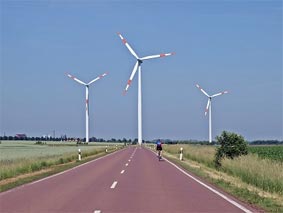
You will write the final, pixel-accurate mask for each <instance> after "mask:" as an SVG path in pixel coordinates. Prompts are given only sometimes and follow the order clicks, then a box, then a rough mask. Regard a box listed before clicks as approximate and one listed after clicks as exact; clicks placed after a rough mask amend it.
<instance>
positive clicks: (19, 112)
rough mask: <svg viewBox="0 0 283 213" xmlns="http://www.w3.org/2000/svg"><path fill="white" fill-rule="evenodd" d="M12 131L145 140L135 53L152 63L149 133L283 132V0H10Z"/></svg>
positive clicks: (1, 96)
mask: <svg viewBox="0 0 283 213" xmlns="http://www.w3.org/2000/svg"><path fill="white" fill-rule="evenodd" d="M0 14H1V19H0V23H1V31H0V36H1V42H0V48H1V53H0V65H1V66H0V71H1V73H0V134H1V135H4V134H5V135H15V134H17V133H25V134H27V135H28V136H41V135H46V134H51V135H52V134H53V131H55V135H56V136H57V137H59V136H61V135H63V134H67V136H68V137H85V88H84V86H82V85H80V84H78V83H77V82H75V81H73V80H72V79H70V78H68V77H67V76H66V73H70V74H72V75H74V76H76V77H77V78H78V79H80V80H82V81H84V82H89V81H91V80H92V79H94V78H96V77H97V76H99V75H101V74H102V73H104V72H108V75H107V76H105V77H104V78H102V79H100V80H99V81H96V82H95V83H94V84H92V85H91V86H90V90H89V91H90V100H89V103H90V137H92V136H94V137H97V138H105V139H111V138H121V139H122V138H127V139H130V138H131V139H134V138H137V130H138V126H137V119H138V115H137V97H138V96H137V91H138V76H137V75H136V76H135V78H134V79H133V82H132V85H131V87H130V88H129V90H128V93H127V94H126V95H125V96H123V95H122V93H123V90H124V89H125V86H126V83H127V81H128V79H129V77H130V74H131V72H132V69H133V67H134V64H135V62H136V60H135V58H134V57H133V56H132V55H131V54H130V52H129V51H128V49H127V48H126V47H125V45H124V44H123V43H122V42H121V40H120V38H119V36H118V35H117V32H120V33H121V34H122V35H123V36H124V38H125V39H126V40H127V41H128V43H129V44H130V45H131V47H132V48H133V49H134V50H135V52H136V53H137V54H138V55H139V56H140V57H142V56H147V55H152V54H160V53H168V52H175V53H176V54H175V55H174V56H170V57H164V58H158V59H152V60H148V61H144V63H143V64H142V99H143V139H145V140H152V139H156V138H168V139H174V140H189V139H192V140H208V116H205V115H204V112H205V107H206V103H207V97H206V96H204V94H202V93H201V92H200V90H199V89H197V88H196V86H195V85H196V84H197V83H198V84H199V85H200V86H201V87H202V88H203V89H204V90H205V91H206V92H207V93H208V94H210V95H213V94H215V93H218V92H222V91H224V90H228V92H229V93H228V94H224V95H222V96H219V97H216V98H214V99H213V100H212V125H213V126H212V137H213V138H215V137H216V136H217V135H220V134H221V132H222V131H223V130H226V131H230V132H235V133H237V134H241V135H242V136H244V138H245V139H247V140H259V139H263V140H268V139H277V140H283V136H282V135H283V133H282V131H283V124H282V122H283V113H282V109H283V100H282V97H283V94H282V93H283V86H282V72H283V71H282V1H281V0H269V1H267V0H266V1H265V0H235V1H233V0H187V1H173V0H172V1H171V0H167V1H161V0H160V1H146V0H140V1H102V0H101V1H91V0H82V1H79V0H57V1H55V0H49V1H48V0H39V1H35V0H34V1H33V0H29V1H25V0H21V1H20V0H18V1H17V0H12V1H8V0H1V1H0Z"/></svg>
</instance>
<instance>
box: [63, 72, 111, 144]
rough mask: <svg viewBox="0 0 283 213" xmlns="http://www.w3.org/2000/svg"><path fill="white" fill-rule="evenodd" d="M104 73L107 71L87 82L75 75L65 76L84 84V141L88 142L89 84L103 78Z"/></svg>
mask: <svg viewBox="0 0 283 213" xmlns="http://www.w3.org/2000/svg"><path fill="white" fill-rule="evenodd" d="M105 75H107V73H103V74H102V75H100V76H98V77H96V78H95V79H93V80H92V81H90V82H89V83H87V84H86V83H84V82H83V81H81V80H79V79H77V78H76V77H74V76H72V75H70V74H67V76H68V77H69V78H71V79H73V80H74V81H76V82H78V83H79V84H82V85H84V86H85V105H86V110H85V138H86V142H89V86H90V85H91V84H92V83H94V82H95V81H97V80H99V79H101V78H103V77H104V76H105Z"/></svg>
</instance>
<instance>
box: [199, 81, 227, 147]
mask: <svg viewBox="0 0 283 213" xmlns="http://www.w3.org/2000/svg"><path fill="white" fill-rule="evenodd" d="M196 87H197V88H199V89H200V91H201V92H202V93H203V94H205V95H206V96H207V97H208V101H207V105H206V108H205V113H204V114H205V115H206V114H207V112H208V111H209V143H211V142H212V134H211V129H212V123H211V101H212V98H214V97H216V96H219V95H223V94H226V93H228V91H224V92H220V93H217V94H214V95H211V96H210V95H208V94H207V93H206V92H205V91H204V90H203V89H202V88H201V87H200V85H198V84H196Z"/></svg>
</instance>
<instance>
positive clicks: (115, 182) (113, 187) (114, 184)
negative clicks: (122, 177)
mask: <svg viewBox="0 0 283 213" xmlns="http://www.w3.org/2000/svg"><path fill="white" fill-rule="evenodd" d="M117 183H118V182H117V181H114V182H113V183H112V185H111V187H110V189H115V187H116V185H117Z"/></svg>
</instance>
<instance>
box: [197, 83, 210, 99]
mask: <svg viewBox="0 0 283 213" xmlns="http://www.w3.org/2000/svg"><path fill="white" fill-rule="evenodd" d="M196 87H197V88H199V89H200V91H201V92H202V93H203V94H205V95H206V96H207V97H209V95H208V94H207V93H206V92H205V91H204V90H203V89H202V88H201V87H200V85H198V84H196Z"/></svg>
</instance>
